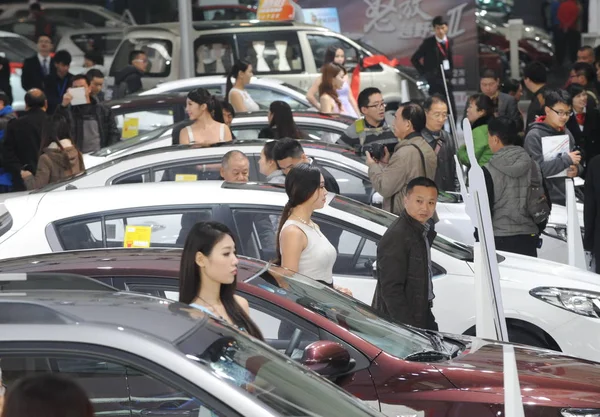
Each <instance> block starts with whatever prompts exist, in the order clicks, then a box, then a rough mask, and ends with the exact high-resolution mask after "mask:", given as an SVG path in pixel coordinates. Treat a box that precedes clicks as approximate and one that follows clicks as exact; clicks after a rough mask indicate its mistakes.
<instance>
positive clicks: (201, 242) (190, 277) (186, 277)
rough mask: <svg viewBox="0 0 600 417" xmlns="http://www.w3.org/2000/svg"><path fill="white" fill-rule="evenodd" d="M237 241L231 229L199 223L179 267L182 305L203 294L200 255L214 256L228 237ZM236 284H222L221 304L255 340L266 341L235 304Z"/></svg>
mask: <svg viewBox="0 0 600 417" xmlns="http://www.w3.org/2000/svg"><path fill="white" fill-rule="evenodd" d="M225 235H229V236H231V238H232V239H233V240H234V241H235V238H234V237H233V233H231V230H229V228H228V227H227V226H225V225H224V224H221V223H217V222H200V223H196V224H195V225H194V226H193V227H192V229H191V230H190V233H189V234H188V236H187V239H186V240H185V245H184V246H183V254H182V255H181V265H180V267H179V301H180V302H182V303H186V304H191V303H192V301H194V298H196V296H197V295H198V293H199V292H200V286H201V281H202V274H201V273H200V268H199V267H198V265H197V264H196V254H197V253H198V252H202V253H203V254H204V256H210V254H211V252H212V251H213V249H214V247H215V245H216V244H217V243H219V242H220V241H221V239H223V238H224V237H225ZM236 282H237V278H236V280H234V281H233V282H232V283H231V284H221V292H220V294H219V295H220V297H221V302H222V303H223V307H225V311H226V312H227V315H228V316H229V318H230V319H231V321H232V322H233V323H234V324H235V325H236V326H238V327H242V328H244V329H245V330H246V331H247V332H248V333H249V334H250V335H251V336H254V337H256V338H258V339H261V340H262V339H263V336H262V333H261V332H260V330H259V328H258V327H257V326H256V324H254V322H253V321H252V319H251V318H250V317H248V315H247V314H246V313H245V312H244V310H243V309H242V307H240V305H239V304H238V303H237V301H236V300H235V297H234V295H235V288H236Z"/></svg>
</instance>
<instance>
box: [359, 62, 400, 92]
mask: <svg viewBox="0 0 600 417" xmlns="http://www.w3.org/2000/svg"><path fill="white" fill-rule="evenodd" d="M378 64H386V65H389V66H390V67H395V66H396V65H400V62H398V60H397V59H392V60H390V59H388V57H386V56H384V55H373V56H367V57H365V58H363V60H362V65H357V66H356V67H354V71H353V72H352V81H351V82H350V89H351V90H352V94H353V95H354V98H356V99H357V98H358V93H360V70H361V69H362V68H369V67H372V66H375V65H378Z"/></svg>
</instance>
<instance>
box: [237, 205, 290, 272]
mask: <svg viewBox="0 0 600 417" xmlns="http://www.w3.org/2000/svg"><path fill="white" fill-rule="evenodd" d="M232 213H233V219H234V222H235V226H236V228H237V231H238V234H237V236H238V242H237V244H238V245H239V246H241V247H240V248H238V251H239V252H240V253H241V254H243V255H246V256H251V257H253V258H258V259H262V260H263V261H268V260H271V259H274V258H275V248H276V245H275V243H276V242H275V237H276V234H277V228H278V226H279V218H280V216H281V211H280V210H254V209H234V210H232Z"/></svg>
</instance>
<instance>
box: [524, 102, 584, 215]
mask: <svg viewBox="0 0 600 417" xmlns="http://www.w3.org/2000/svg"><path fill="white" fill-rule="evenodd" d="M572 101H573V100H572V98H571V96H569V93H567V92H566V91H565V90H548V92H547V93H546V95H545V96H544V111H545V113H546V115H545V117H543V118H541V120H540V121H539V122H534V123H533V124H532V125H531V126H530V127H529V131H528V132H527V135H525V150H526V151H527V153H529V155H530V156H531V158H532V159H533V160H534V161H535V162H537V163H538V165H539V166H540V168H541V170H542V175H543V177H544V178H545V180H546V185H547V186H548V192H549V194H550V201H551V203H552V204H559V205H561V206H564V205H565V202H566V195H565V179H564V178H562V177H558V178H550V177H552V176H554V175H557V174H560V173H561V172H563V171H564V170H567V176H568V177H569V178H573V177H576V176H578V175H579V174H580V173H581V172H582V170H583V169H582V166H581V165H580V161H581V153H580V152H579V151H576V150H574V148H575V139H574V138H573V135H572V134H571V132H569V130H568V129H567V128H566V124H567V121H568V120H569V117H571V113H572V112H573V111H572V108H571V106H572ZM557 135H568V136H569V152H567V153H563V154H561V155H559V156H557V157H556V158H554V159H550V160H545V159H544V152H543V148H542V138H545V137H548V136H557Z"/></svg>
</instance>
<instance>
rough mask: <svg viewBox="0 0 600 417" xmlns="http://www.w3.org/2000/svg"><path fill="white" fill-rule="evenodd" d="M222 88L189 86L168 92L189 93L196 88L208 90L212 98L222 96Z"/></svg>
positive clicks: (221, 86) (215, 86)
mask: <svg viewBox="0 0 600 417" xmlns="http://www.w3.org/2000/svg"><path fill="white" fill-rule="evenodd" d="M223 87H224V85H190V86H187V87H179V88H176V89H173V90H169V92H170V93H189V92H190V91H192V90H194V89H196V88H204V89H206V90H208V92H209V93H210V94H211V95H213V96H222V95H223V91H224V90H223Z"/></svg>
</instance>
